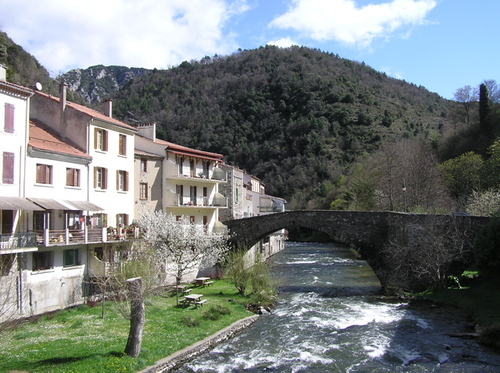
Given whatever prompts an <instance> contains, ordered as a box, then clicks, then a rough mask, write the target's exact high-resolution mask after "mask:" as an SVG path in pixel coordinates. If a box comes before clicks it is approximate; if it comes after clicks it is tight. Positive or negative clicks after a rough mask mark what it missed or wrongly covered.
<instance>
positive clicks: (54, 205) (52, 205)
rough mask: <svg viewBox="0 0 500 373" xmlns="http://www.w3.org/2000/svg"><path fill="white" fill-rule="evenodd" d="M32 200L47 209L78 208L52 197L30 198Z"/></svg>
mask: <svg viewBox="0 0 500 373" xmlns="http://www.w3.org/2000/svg"><path fill="white" fill-rule="evenodd" d="M30 200H31V201H33V202H35V203H36V204H37V205H40V206H42V207H43V208H44V209H46V210H78V209H76V208H74V207H73V206H71V205H70V206H68V205H67V204H63V203H61V202H59V201H56V200H55V199H50V198H30Z"/></svg>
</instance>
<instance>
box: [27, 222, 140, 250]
mask: <svg viewBox="0 0 500 373" xmlns="http://www.w3.org/2000/svg"><path fill="white" fill-rule="evenodd" d="M32 234H33V235H34V236H35V237H36V238H35V247H36V245H40V246H59V245H78V244H91V243H102V242H115V241H127V240H131V239H134V238H137V237H138V235H139V230H138V229H137V228H132V229H126V228H121V229H108V228H87V227H84V229H44V230H38V231H34V232H32Z"/></svg>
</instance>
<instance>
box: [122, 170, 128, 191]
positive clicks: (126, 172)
mask: <svg viewBox="0 0 500 373" xmlns="http://www.w3.org/2000/svg"><path fill="white" fill-rule="evenodd" d="M124 183H125V185H124V188H123V190H125V191H126V192H128V171H125V180H124Z"/></svg>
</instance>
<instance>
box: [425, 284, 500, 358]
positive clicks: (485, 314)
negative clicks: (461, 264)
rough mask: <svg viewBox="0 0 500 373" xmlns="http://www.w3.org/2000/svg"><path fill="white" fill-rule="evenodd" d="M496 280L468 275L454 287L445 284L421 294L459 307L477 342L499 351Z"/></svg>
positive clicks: (499, 302)
mask: <svg viewBox="0 0 500 373" xmlns="http://www.w3.org/2000/svg"><path fill="white" fill-rule="evenodd" d="M498 289H500V280H499V279H483V278H471V279H467V280H466V281H465V282H463V283H462V286H460V287H456V288H446V289H440V290H437V291H434V292H432V293H430V294H425V295H424V296H422V298H423V299H426V300H430V301H432V302H435V303H438V304H446V305H452V306H454V307H457V308H458V309H459V310H461V311H462V312H463V313H464V315H465V317H466V319H467V321H468V322H470V324H471V327H472V328H473V329H474V331H475V332H476V333H477V335H478V339H479V341H480V342H481V343H483V344H485V345H488V346H490V347H494V348H497V349H499V351H500V312H499V310H500V291H499V290H498Z"/></svg>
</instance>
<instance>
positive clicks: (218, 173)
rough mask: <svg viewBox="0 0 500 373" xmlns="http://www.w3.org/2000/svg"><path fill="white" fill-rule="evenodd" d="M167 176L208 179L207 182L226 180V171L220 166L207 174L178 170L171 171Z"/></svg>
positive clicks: (195, 179) (199, 179) (197, 179)
mask: <svg viewBox="0 0 500 373" xmlns="http://www.w3.org/2000/svg"><path fill="white" fill-rule="evenodd" d="M167 178H182V179H191V180H193V181H200V182H203V181H208V182H212V183H213V182H225V181H227V172H226V171H224V170H221V169H220V168H217V169H214V170H213V171H212V172H211V173H209V174H208V175H207V174H206V173H203V172H200V173H198V174H196V173H191V172H188V173H180V172H179V171H178V170H177V171H174V172H172V173H169V175H168V176H167Z"/></svg>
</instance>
